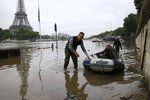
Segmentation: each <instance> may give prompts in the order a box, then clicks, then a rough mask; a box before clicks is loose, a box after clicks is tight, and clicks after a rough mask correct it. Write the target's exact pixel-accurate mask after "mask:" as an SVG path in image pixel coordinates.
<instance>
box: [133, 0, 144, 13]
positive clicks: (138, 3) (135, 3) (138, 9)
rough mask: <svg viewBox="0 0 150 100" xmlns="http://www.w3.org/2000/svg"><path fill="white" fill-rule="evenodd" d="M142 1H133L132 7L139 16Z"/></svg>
mask: <svg viewBox="0 0 150 100" xmlns="http://www.w3.org/2000/svg"><path fill="white" fill-rule="evenodd" d="M143 1H144V0H134V5H135V7H136V9H137V14H138V15H140V12H141V8H142V4H143Z"/></svg>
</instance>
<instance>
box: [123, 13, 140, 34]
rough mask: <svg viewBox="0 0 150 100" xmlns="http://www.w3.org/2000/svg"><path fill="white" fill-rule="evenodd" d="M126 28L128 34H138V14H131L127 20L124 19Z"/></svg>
mask: <svg viewBox="0 0 150 100" xmlns="http://www.w3.org/2000/svg"><path fill="white" fill-rule="evenodd" d="M123 26H124V28H125V29H126V30H127V32H128V34H130V36H131V33H134V34H135V33H136V29H137V26H138V16H137V15H136V14H133V13H131V14H129V15H128V16H127V17H126V18H125V19H124V24H123Z"/></svg>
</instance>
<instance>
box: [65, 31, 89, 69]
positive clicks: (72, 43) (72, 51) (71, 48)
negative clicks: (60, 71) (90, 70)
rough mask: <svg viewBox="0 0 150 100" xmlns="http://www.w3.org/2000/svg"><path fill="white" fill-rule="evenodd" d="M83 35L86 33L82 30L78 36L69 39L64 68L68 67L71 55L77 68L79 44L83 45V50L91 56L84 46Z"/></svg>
mask: <svg viewBox="0 0 150 100" xmlns="http://www.w3.org/2000/svg"><path fill="white" fill-rule="evenodd" d="M83 37H84V33H83V32H80V33H79V34H78V36H73V37H71V38H70V39H69V40H68V42H67V44H66V47H65V61H64V69H67V66H68V64H69V60H70V56H71V58H72V60H73V64H74V68H75V69H77V67H78V58H77V57H79V54H78V53H77V51H76V49H77V46H78V45H80V46H81V49H82V51H83V52H84V53H85V55H86V56H87V57H88V58H89V56H88V54H87V52H86V49H85V47H84V44H83V41H82V40H83Z"/></svg>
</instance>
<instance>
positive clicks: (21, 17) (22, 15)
mask: <svg viewBox="0 0 150 100" xmlns="http://www.w3.org/2000/svg"><path fill="white" fill-rule="evenodd" d="M9 29H10V30H12V31H18V30H19V29H27V30H30V31H33V29H32V27H31V26H30V23H29V21H28V18H27V14H26V11H25V5H24V0H18V7H17V13H15V18H14V21H13V24H12V25H11V26H10V27H9Z"/></svg>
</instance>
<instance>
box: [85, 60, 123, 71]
mask: <svg viewBox="0 0 150 100" xmlns="http://www.w3.org/2000/svg"><path fill="white" fill-rule="evenodd" d="M83 66H84V68H86V69H90V70H92V71H96V72H104V73H110V72H121V71H124V69H125V66H124V63H123V61H121V60H119V59H115V60H113V59H106V58H93V59H87V58H86V59H85V60H84V61H83Z"/></svg>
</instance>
